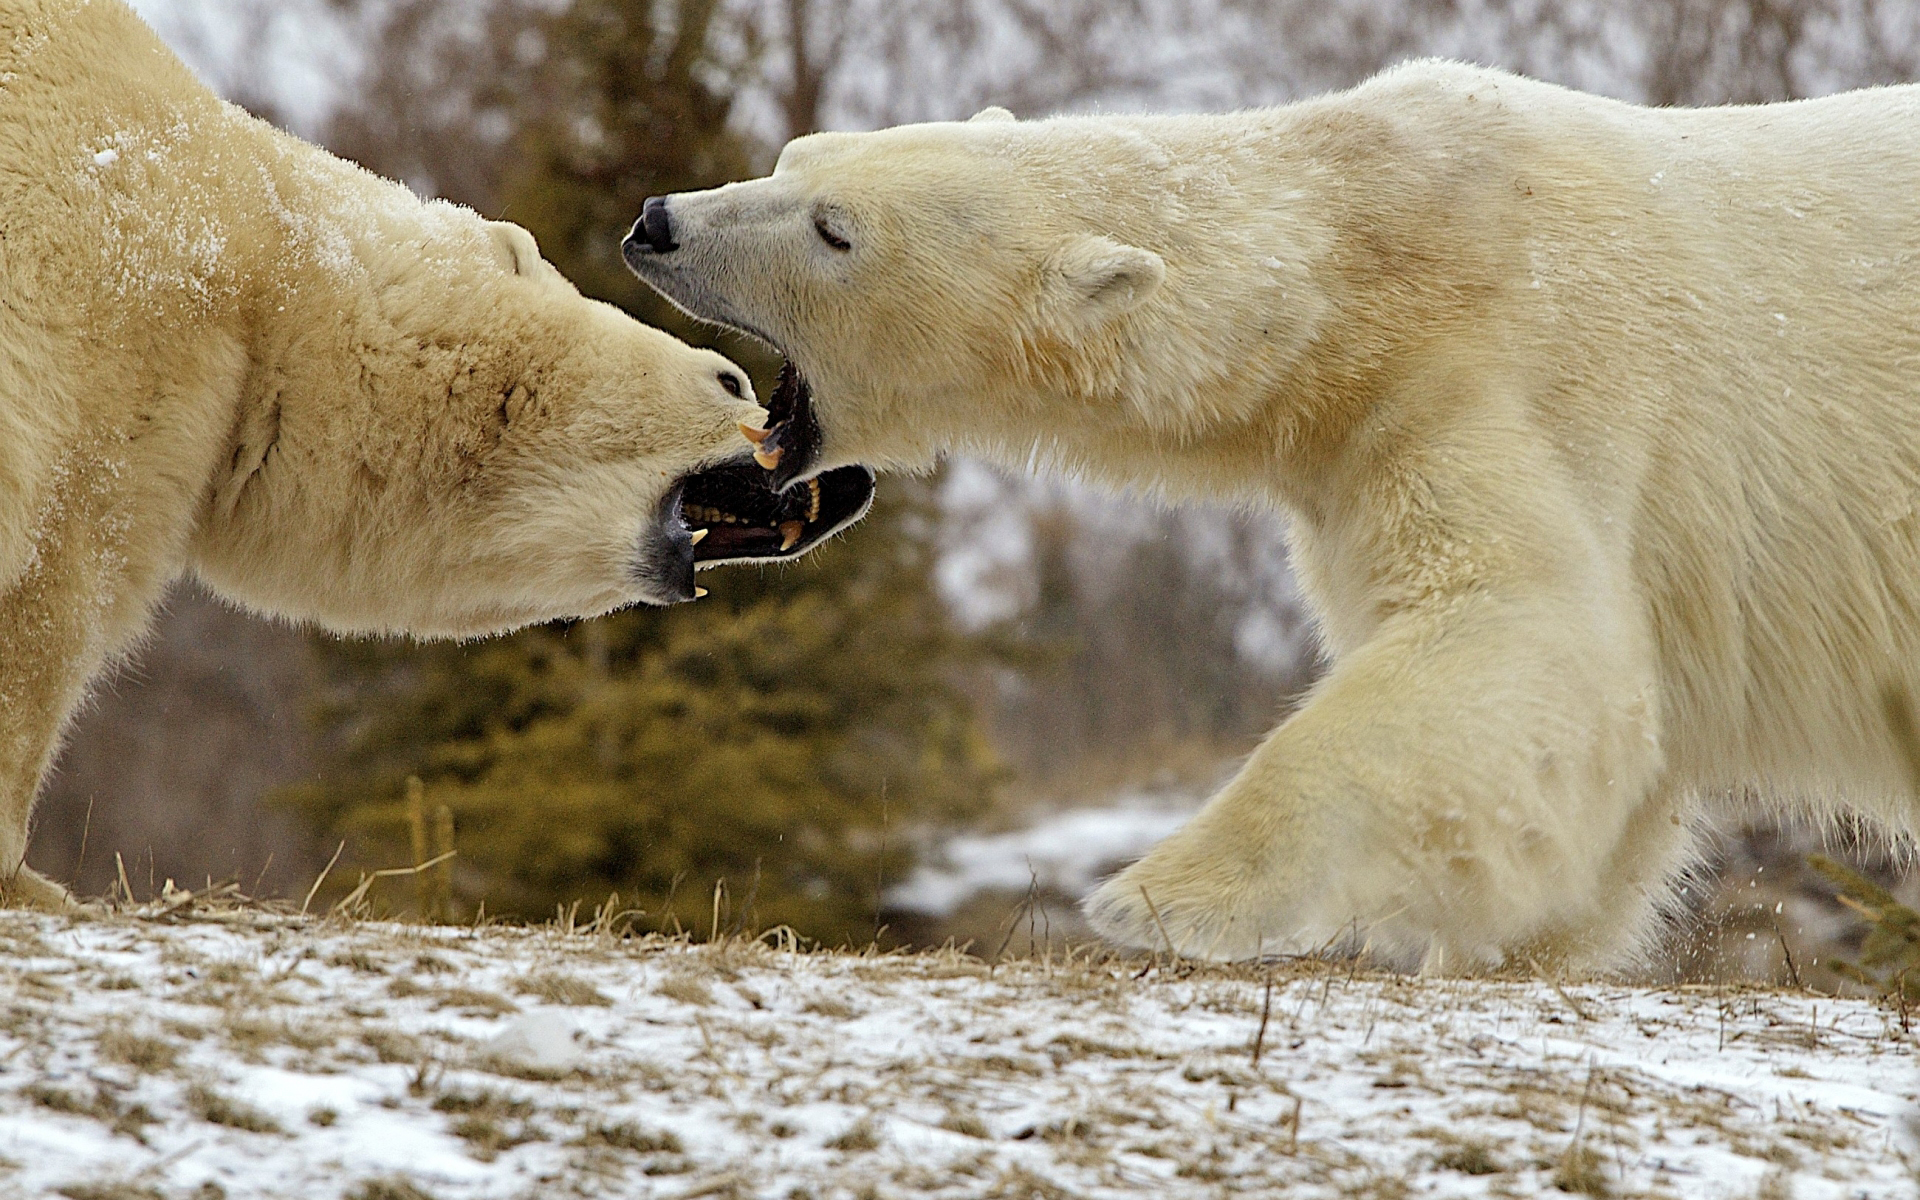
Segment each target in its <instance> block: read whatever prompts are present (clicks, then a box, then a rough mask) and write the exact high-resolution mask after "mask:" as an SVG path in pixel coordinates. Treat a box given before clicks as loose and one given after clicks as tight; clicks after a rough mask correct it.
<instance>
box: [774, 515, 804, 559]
mask: <svg viewBox="0 0 1920 1200" xmlns="http://www.w3.org/2000/svg"><path fill="white" fill-rule="evenodd" d="M806 531H807V527H806V526H805V525H803V524H801V523H800V522H798V521H783V522H781V524H780V550H781V552H782V553H785V552H786V551H788V550H791V549H793V544H794V543H795V542H797V541H799V540H800V535H801V534H803V533H805V532H806Z"/></svg>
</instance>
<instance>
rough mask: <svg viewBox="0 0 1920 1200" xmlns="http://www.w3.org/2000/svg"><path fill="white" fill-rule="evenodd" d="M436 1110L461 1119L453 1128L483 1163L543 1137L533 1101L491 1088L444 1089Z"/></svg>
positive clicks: (436, 1102)
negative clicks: (503, 1152) (535, 1115)
mask: <svg viewBox="0 0 1920 1200" xmlns="http://www.w3.org/2000/svg"><path fill="white" fill-rule="evenodd" d="M433 1109H434V1111H435V1112H443V1113H447V1114H448V1115H450V1116H453V1117H455V1118H457V1119H456V1120H455V1121H454V1122H453V1124H452V1125H451V1126H450V1127H449V1131H450V1132H451V1133H452V1134H453V1135H454V1136H455V1137H458V1138H461V1139H462V1140H464V1141H465V1142H466V1143H467V1144H468V1145H469V1146H470V1147H471V1148H472V1150H473V1155H474V1157H475V1158H478V1159H480V1160H481V1161H482V1162H491V1161H492V1160H493V1159H495V1158H497V1157H498V1156H499V1155H500V1153H501V1152H502V1151H504V1150H511V1149H513V1148H514V1147H515V1146H521V1145H525V1144H526V1143H528V1142H532V1141H538V1140H539V1139H540V1138H541V1136H542V1134H541V1132H540V1130H539V1129H538V1128H537V1127H536V1126H535V1125H534V1123H533V1117H534V1114H535V1106H534V1103H533V1101H531V1100H527V1099H524V1098H522V1097H519V1096H510V1095H508V1094H506V1093H505V1092H496V1091H494V1090H492V1089H491V1088H482V1089H481V1090H479V1091H475V1092H465V1091H450V1092H442V1093H441V1094H440V1095H439V1096H437V1097H435V1098H434V1101H433Z"/></svg>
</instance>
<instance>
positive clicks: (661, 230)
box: [627, 196, 680, 254]
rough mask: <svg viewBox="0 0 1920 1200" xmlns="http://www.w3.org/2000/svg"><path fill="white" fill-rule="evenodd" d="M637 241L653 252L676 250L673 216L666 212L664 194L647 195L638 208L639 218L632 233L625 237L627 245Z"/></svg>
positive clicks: (678, 245)
mask: <svg viewBox="0 0 1920 1200" xmlns="http://www.w3.org/2000/svg"><path fill="white" fill-rule="evenodd" d="M635 242H639V243H641V244H643V245H645V246H646V248H647V249H649V250H651V251H653V252H654V253H655V254H666V253H667V252H669V251H672V250H678V249H679V248H680V243H679V242H676V241H674V240H673V216H672V214H670V213H668V212H667V198H666V197H665V196H649V197H648V198H647V202H646V203H645V204H644V205H642V206H641V208H640V220H639V221H637V222H636V223H635V224H634V227H633V234H632V236H630V237H629V238H628V239H627V244H628V245H629V246H631V245H633V244H634V243H635Z"/></svg>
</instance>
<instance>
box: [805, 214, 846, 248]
mask: <svg viewBox="0 0 1920 1200" xmlns="http://www.w3.org/2000/svg"><path fill="white" fill-rule="evenodd" d="M813 231H814V232H815V233H817V234H819V235H820V240H821V241H823V242H825V243H826V244H827V245H829V246H832V247H833V248H834V249H835V250H838V251H840V252H842V253H845V252H846V251H848V250H851V249H853V243H852V242H850V241H848V240H847V239H845V238H843V237H841V236H840V235H839V234H837V233H835V232H834V231H833V227H832V226H830V225H828V224H827V222H826V220H825V218H823V217H815V218H814V219H813Z"/></svg>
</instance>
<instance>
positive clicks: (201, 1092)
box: [186, 1084, 286, 1133]
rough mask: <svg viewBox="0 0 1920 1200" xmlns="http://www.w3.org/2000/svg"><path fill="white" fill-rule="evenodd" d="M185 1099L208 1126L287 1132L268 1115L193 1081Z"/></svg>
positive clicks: (252, 1130)
mask: <svg viewBox="0 0 1920 1200" xmlns="http://www.w3.org/2000/svg"><path fill="white" fill-rule="evenodd" d="M186 1099H187V1107H188V1108H189V1109H191V1110H192V1111H193V1114H194V1115H195V1116H197V1117H199V1118H200V1119H201V1120H202V1121H205V1122H207V1123H208V1124H210V1125H224V1126H226V1127H227V1128H229V1129H244V1130H245V1131H247V1132H248V1133H285V1132H286V1130H284V1129H282V1128H281V1127H280V1122H278V1121H276V1120H274V1119H273V1117H272V1116H270V1115H269V1114H267V1113H264V1112H262V1111H260V1110H259V1109H257V1108H255V1107H253V1106H252V1105H251V1104H248V1103H246V1102H245V1101H242V1100H236V1099H234V1098H233V1097H232V1096H229V1095H227V1094H226V1093H224V1092H221V1091H218V1090H216V1089H214V1088H211V1087H208V1086H207V1085H205V1084H194V1085H193V1086H192V1087H190V1088H188V1089H187V1097H186Z"/></svg>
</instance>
